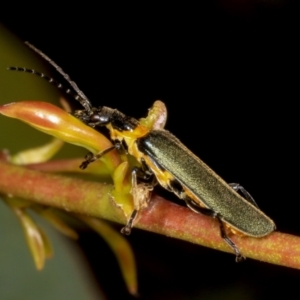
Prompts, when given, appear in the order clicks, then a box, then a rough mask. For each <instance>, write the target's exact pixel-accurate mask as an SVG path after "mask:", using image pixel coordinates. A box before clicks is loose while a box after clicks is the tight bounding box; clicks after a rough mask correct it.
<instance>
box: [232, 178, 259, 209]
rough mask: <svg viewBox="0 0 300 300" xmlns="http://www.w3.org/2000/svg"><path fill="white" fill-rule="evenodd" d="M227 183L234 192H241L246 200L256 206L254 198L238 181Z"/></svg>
mask: <svg viewBox="0 0 300 300" xmlns="http://www.w3.org/2000/svg"><path fill="white" fill-rule="evenodd" d="M229 185H230V186H231V187H232V188H233V189H234V190H235V191H236V192H241V193H242V194H243V196H244V197H245V199H246V200H247V201H248V202H250V203H252V204H254V205H255V206H256V207H258V205H257V203H256V201H255V200H254V198H253V197H252V196H251V195H250V193H249V192H248V191H247V190H246V189H245V188H244V187H243V186H241V185H240V184H239V183H229Z"/></svg>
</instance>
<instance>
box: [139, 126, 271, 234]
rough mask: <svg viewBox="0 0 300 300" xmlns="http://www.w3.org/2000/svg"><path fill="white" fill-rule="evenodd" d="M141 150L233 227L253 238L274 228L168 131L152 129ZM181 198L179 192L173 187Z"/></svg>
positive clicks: (254, 207)
mask: <svg viewBox="0 0 300 300" xmlns="http://www.w3.org/2000/svg"><path fill="white" fill-rule="evenodd" d="M137 143H138V147H139V150H140V151H141V152H143V153H145V154H146V155H148V156H149V157H150V158H151V159H152V160H153V162H155V164H159V166H158V167H161V168H162V169H164V170H166V171H167V172H169V173H171V174H172V175H173V176H174V178H175V179H176V180H177V181H178V182H179V183H180V185H182V186H183V187H184V188H185V189H186V190H189V191H190V192H191V193H192V194H193V195H194V196H195V197H194V198H193V200H194V201H195V202H197V201H196V200H195V199H198V201H200V203H202V204H203V205H204V206H205V207H207V208H209V209H211V210H213V211H214V212H216V213H218V214H219V215H220V218H221V220H222V221H224V222H225V223H227V224H229V225H230V227H232V228H234V229H236V230H237V231H239V232H242V233H243V234H245V235H248V236H253V237H263V236H265V235H267V234H269V233H271V232H272V231H274V230H275V228H276V226H275V224H274V222H273V221H272V220H271V219H270V218H269V217H267V216H266V215H265V214H264V213H263V212H262V211H261V210H259V209H258V208H257V207H256V206H254V205H253V204H251V203H250V202H249V201H247V200H246V199H244V198H243V197H242V196H240V195H239V194H238V193H237V192H236V191H234V190H233V188H232V187H230V186H229V185H228V184H227V183H226V182H225V181H224V180H223V179H222V178H220V176H218V175H217V174H216V173H215V172H214V171H213V170H212V169H210V168H209V167H208V166H207V165H206V164H205V163H204V162H203V161H201V160H200V159H199V158H198V157H197V156H195V155H194V154H193V153H192V152H191V151H190V150H189V149H187V148H186V147H185V146H184V145H183V144H182V143H181V142H180V141H179V140H178V139H177V138H176V137H175V136H174V135H172V134H171V133H170V132H168V131H166V130H152V131H150V132H149V134H147V135H146V136H145V137H141V138H139V139H138V141H137ZM172 191H173V192H174V193H176V194H177V196H178V197H180V196H182V194H181V193H179V192H178V191H177V192H176V191H175V190H174V189H173V190H172ZM180 198H182V197H180Z"/></svg>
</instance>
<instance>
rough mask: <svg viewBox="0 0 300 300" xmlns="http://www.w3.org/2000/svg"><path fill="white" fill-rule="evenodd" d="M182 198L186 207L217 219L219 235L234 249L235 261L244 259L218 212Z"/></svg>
mask: <svg viewBox="0 0 300 300" xmlns="http://www.w3.org/2000/svg"><path fill="white" fill-rule="evenodd" d="M184 200H185V203H186V205H187V207H188V208H189V209H191V210H192V211H194V212H196V213H198V214H199V213H200V214H203V215H206V216H209V217H213V218H215V219H217V220H218V222H219V226H220V235H221V237H222V239H223V240H224V241H225V242H226V243H227V245H228V246H230V248H231V249H232V250H233V251H234V253H235V261H236V262H240V261H242V260H244V259H245V257H244V256H243V255H242V254H241V251H240V249H239V248H238V247H237V245H236V244H235V243H234V242H233V241H232V240H231V239H230V238H229V237H228V235H227V234H226V230H225V226H224V223H223V221H222V219H221V218H222V216H221V215H220V214H218V213H217V212H215V211H213V210H211V209H209V208H205V207H201V206H199V205H197V204H196V203H195V202H194V201H193V200H191V199H189V198H186V199H184Z"/></svg>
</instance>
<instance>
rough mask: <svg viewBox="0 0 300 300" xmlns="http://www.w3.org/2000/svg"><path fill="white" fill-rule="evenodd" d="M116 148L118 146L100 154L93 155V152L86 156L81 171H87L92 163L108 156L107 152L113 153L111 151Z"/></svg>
mask: <svg viewBox="0 0 300 300" xmlns="http://www.w3.org/2000/svg"><path fill="white" fill-rule="evenodd" d="M115 148H116V146H111V147H109V148H106V149H104V150H103V151H101V152H99V153H97V154H93V153H91V152H90V153H88V154H87V155H86V156H85V161H84V162H82V163H81V165H80V169H82V170H84V169H86V168H87V166H88V165H89V164H90V163H92V162H94V161H96V160H98V159H100V158H101V157H102V156H103V155H104V154H106V153H107V152H109V151H111V150H113V149H115Z"/></svg>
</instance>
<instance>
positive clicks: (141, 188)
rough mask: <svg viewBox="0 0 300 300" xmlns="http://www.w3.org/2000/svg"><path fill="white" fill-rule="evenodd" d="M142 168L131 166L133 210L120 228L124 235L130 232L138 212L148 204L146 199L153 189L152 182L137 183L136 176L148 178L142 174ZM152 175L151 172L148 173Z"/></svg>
mask: <svg viewBox="0 0 300 300" xmlns="http://www.w3.org/2000/svg"><path fill="white" fill-rule="evenodd" d="M143 174H144V170H143V169H141V168H133V170H132V175H131V178H132V179H131V180H132V192H131V193H132V197H133V205H134V210H133V212H132V213H131V215H130V217H129V220H128V222H127V224H126V225H125V226H124V227H123V228H122V229H121V233H123V234H125V235H129V234H130V233H131V228H132V227H133V225H134V222H135V221H136V219H137V217H138V214H139V212H140V211H141V210H142V209H143V208H145V207H147V206H148V201H149V199H150V197H151V192H152V190H153V186H154V185H153V184H151V183H150V184H149V183H144V182H141V183H138V178H142V179H145V178H146V179H148V180H149V174H147V175H143ZM150 175H153V174H150Z"/></svg>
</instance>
